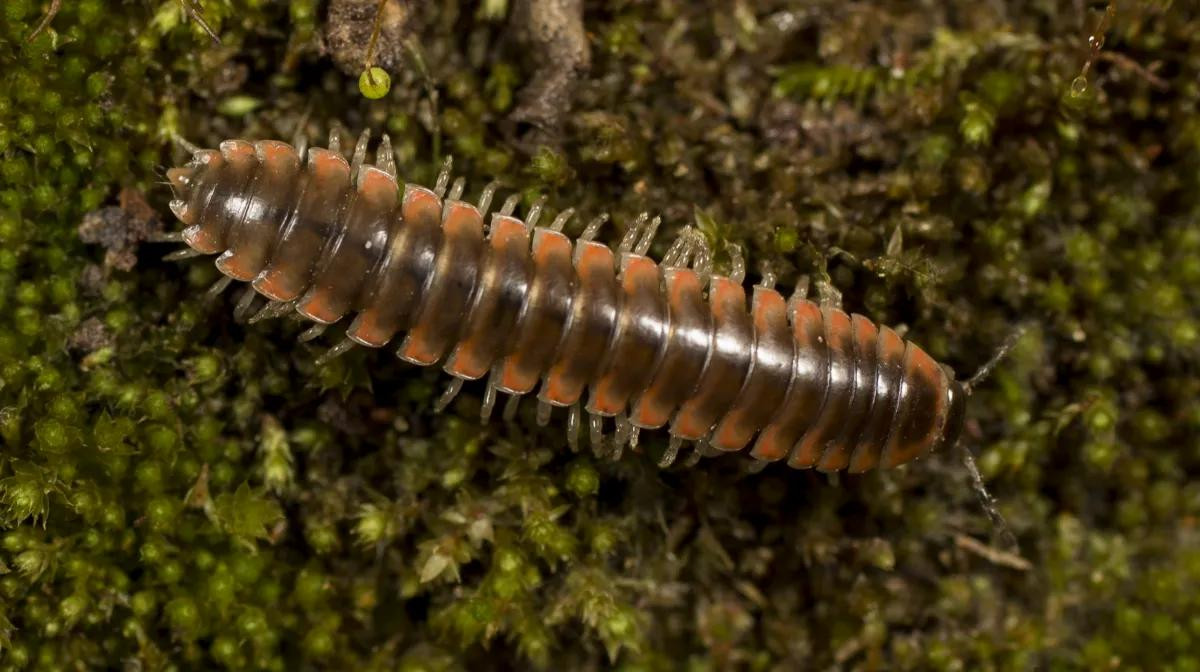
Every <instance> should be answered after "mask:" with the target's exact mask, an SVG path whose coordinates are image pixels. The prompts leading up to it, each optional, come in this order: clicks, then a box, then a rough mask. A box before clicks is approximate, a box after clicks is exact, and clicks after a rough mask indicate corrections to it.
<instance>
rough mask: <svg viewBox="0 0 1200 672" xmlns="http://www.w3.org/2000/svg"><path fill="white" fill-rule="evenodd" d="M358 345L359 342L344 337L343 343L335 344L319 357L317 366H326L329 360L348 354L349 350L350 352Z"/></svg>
mask: <svg viewBox="0 0 1200 672" xmlns="http://www.w3.org/2000/svg"><path fill="white" fill-rule="evenodd" d="M356 345H358V344H357V343H355V342H354V341H352V340H350V339H348V338H347V339H343V340H342V342H341V343H338V344H337V345H335V346H333V347H332V348H330V349H328V350H326V351H325V354H323V355H321V356H320V357H318V358H317V361H316V364H317V366H325V365H326V364H328V363H329V362H332V361H333V360H335V359H337V358H338V357H341V356H342V355H344V354H346V353H347V352H350V351H351V350H353V349H354V346H356Z"/></svg>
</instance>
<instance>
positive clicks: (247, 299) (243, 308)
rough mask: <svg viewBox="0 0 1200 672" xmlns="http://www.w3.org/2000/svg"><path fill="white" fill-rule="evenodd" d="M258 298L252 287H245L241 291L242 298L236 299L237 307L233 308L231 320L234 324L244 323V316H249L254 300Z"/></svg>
mask: <svg viewBox="0 0 1200 672" xmlns="http://www.w3.org/2000/svg"><path fill="white" fill-rule="evenodd" d="M257 297H258V292H256V291H254V288H253V287H246V289H245V290H243V291H242V296H241V297H240V298H239V299H238V302H237V305H236V306H234V308H233V320H234V321H235V322H245V321H246V316H247V315H249V314H250V310H251V309H252V308H253V307H254V299H256V298H257Z"/></svg>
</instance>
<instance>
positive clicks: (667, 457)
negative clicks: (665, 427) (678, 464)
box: [658, 436, 683, 469]
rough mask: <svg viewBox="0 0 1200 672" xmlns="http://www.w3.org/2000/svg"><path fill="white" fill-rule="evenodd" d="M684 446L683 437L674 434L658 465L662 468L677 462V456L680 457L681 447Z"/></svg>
mask: <svg viewBox="0 0 1200 672" xmlns="http://www.w3.org/2000/svg"><path fill="white" fill-rule="evenodd" d="M681 446H683V439H681V438H679V437H678V436H672V437H671V440H670V442H668V443H667V449H666V450H665V451H664V452H663V454H662V457H660V458H658V466H659V468H661V469H666V468H667V467H669V466H671V465H672V464H673V463H674V462H675V458H677V457H679V448H680V447H681Z"/></svg>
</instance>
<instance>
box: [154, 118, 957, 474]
mask: <svg viewBox="0 0 1200 672" xmlns="http://www.w3.org/2000/svg"><path fill="white" fill-rule="evenodd" d="M367 145H368V137H367V134H366V133H364V134H363V136H362V137H361V138H360V139H359V142H358V144H357V145H356V147H355V149H354V152H353V155H352V157H351V159H350V160H349V161H347V160H346V158H345V157H344V156H343V155H342V154H341V152H340V142H339V141H338V140H337V138H336V136H334V137H333V138H331V139H330V143H329V147H328V148H311V149H307V150H305V149H304V148H303V147H300V148H297V147H294V146H293V145H290V144H287V143H284V142H279V141H270V140H267V141H259V142H247V141H243V140H228V141H226V142H223V143H221V145H220V148H219V149H217V150H207V149H205V150H199V149H198V150H195V151H194V152H193V155H192V158H191V160H190V161H189V162H188V163H187V164H186V165H184V166H182V167H178V168H173V169H171V170H170V171H168V178H169V180H170V182H171V185H172V188H173V189H174V192H175V200H173V201H172V203H171V209H172V211H173V212H174V213H175V215H176V216H177V217H178V218H179V219H180V220H181V221H182V222H183V224H184V225H185V228H184V229H183V231H182V233H181V234H178V236H177V237H178V238H179V239H180V240H182V241H183V242H185V243H186V244H187V245H188V249H185V250H183V251H181V252H180V253H176V254H175V255H173V256H175V257H176V258H183V257H189V256H198V255H209V254H216V255H219V256H217V258H216V265H217V268H219V269H220V271H221V272H222V273H223V274H224V275H225V277H224V278H223V279H222V282H221V283H218V287H216V288H214V289H216V290H218V291H219V290H221V289H224V287H225V286H226V285H228V284H229V283H230V282H232V281H233V280H237V281H242V282H248V283H250V288H249V289H248V290H247V291H246V293H245V295H244V296H243V299H242V300H241V301H240V302H239V311H240V312H242V313H243V314H246V313H248V312H249V311H251V310H252V307H253V303H254V301H255V300H256V297H257V295H261V296H263V297H266V299H267V300H268V301H269V302H268V303H267V304H266V306H265V307H264V308H262V309H261V310H260V311H258V312H257V313H256V314H255V316H254V318H252V320H251V321H252V322H253V321H257V320H259V319H263V318H267V317H272V316H280V315H283V314H286V313H288V312H291V311H295V312H297V313H299V314H300V315H302V316H304V317H305V318H307V319H308V320H312V321H313V322H314V323H316V325H315V326H314V328H313V329H310V330H309V331H308V332H306V336H308V337H311V336H314V335H316V334H318V333H320V331H321V330H322V329H323V328H324V326H325V325H329V324H333V323H335V322H338V321H339V320H342V319H343V318H347V317H350V320H349V325H348V326H347V328H346V334H345V335H346V340H345V341H344V342H343V343H341V344H339V345H337V346H335V347H334V348H333V350H331V351H330V353H328V354H327V356H336V355H337V354H340V353H341V352H344V351H345V350H347V349H349V348H350V347H352V346H354V345H355V344H357V345H362V346H366V347H370V348H381V347H384V346H386V345H388V344H389V343H391V342H393V341H394V340H397V339H398V337H399V336H401V335H402V338H399V339H398V340H400V344H399V347H398V349H397V354H398V355H399V356H400V357H401V358H402V359H404V360H406V361H408V362H412V363H414V364H420V365H424V366H433V365H441V366H442V367H443V368H444V369H445V371H446V372H447V373H449V374H450V375H451V376H452V377H453V378H452V382H451V384H450V385H449V387H448V389H447V391H446V394H445V395H443V397H442V398H441V400H439V405H440V406H444V405H445V404H446V403H449V401H450V400H451V399H452V398H453V397H454V395H455V394H457V392H458V390H459V389H460V388H461V386H462V382H463V381H467V380H475V379H479V378H483V377H485V376H486V377H487V383H486V384H487V388H486V392H485V395H484V404H483V406H484V413H485V415H490V412H491V410H492V406H493V405H494V403H495V398H496V393H497V392H503V393H505V394H508V395H511V396H510V399H509V401H510V406H509V408H515V403H516V401H517V399H519V398H520V397H521V395H526V394H529V393H531V392H534V391H535V389H536V391H537V400H538V420H539V422H542V423H545V422H546V421H547V420H548V419H549V417H550V414H551V411H552V409H553V408H554V407H565V408H568V409H569V414H570V415H569V419H568V438H569V440H570V442H571V444H572V445H573V446H574V445H576V443H577V441H578V434H579V431H580V428H581V425H582V424H583V423H582V417H583V415H584V414H585V413H586V415H587V418H588V420H587V426H588V430H589V438H590V440H591V442H592V443H593V446H599V445H602V444H604V443H605V442H607V444H608V447H609V449H610V450H612V451H613V452H618V451H619V450H620V447H621V446H623V445H625V444H627V443H636V441H637V437H638V431H639V430H641V429H647V430H650V429H659V428H668V431H669V432H670V435H671V441H670V444H669V447H668V449H667V450H666V451H665V454H664V455H663V456H662V459H661V460H660V463H662V464H663V465H664V466H665V465H667V464H670V463H671V462H672V461H673V460H674V459H675V458H676V456H677V454H678V452H679V449H680V447H681V446H682V445H684V444H685V443H686V442H692V445H694V446H698V451H699V450H703V451H708V452H732V451H742V450H745V449H747V448H749V453H750V455H752V456H753V457H754V458H756V459H758V460H760V461H763V462H768V461H775V460H784V459H786V460H787V464H788V465H790V466H792V467H795V468H798V469H804V468H816V469H819V470H821V471H826V472H836V471H841V470H846V471H850V472H862V471H866V470H868V469H871V468H873V467H894V466H897V465H900V464H903V463H905V462H909V461H911V460H913V459H915V458H917V457H919V456H921V455H924V454H926V453H928V452H929V451H931V450H934V449H936V448H938V447H939V446H943V445H946V446H948V445H953V444H954V443H955V442H956V441H957V439H958V435H959V432H960V431H961V428H962V422H963V414H964V400H965V397H966V392H967V389H966V388H965V387H964V386H963V385H962V384H961V383H959V382H958V381H956V380H955V379H954V375H953V373H952V372H951V371H950V370H949V369H948V368H946V367H944V366H942V365H939V364H938V363H937V362H935V361H934V360H933V359H932V358H931V357H930V356H929V355H928V354H926V353H925V352H924V351H923V350H922V349H921V348H920V347H918V346H917V345H916V344H914V343H912V342H908V341H905V340H904V339H902V338H901V337H900V336H899V335H897V334H896V332H895V331H893V330H892V329H890V328H888V327H886V326H882V325H877V324H875V323H873V322H872V321H871V320H869V319H867V318H866V317H863V316H862V315H849V314H847V313H845V312H843V311H842V310H841V309H840V307H839V306H837V305H834V304H833V303H832V302H818V303H814V302H811V301H809V300H807V299H806V298H805V296H804V293H803V292H797V293H795V294H793V295H792V297H791V298H790V299H785V298H784V296H783V295H781V294H780V293H779V292H778V291H776V290H775V289H774V287H773V285H774V278H773V277H771V276H770V274H766V277H764V278H763V280H762V282H760V283H759V284H758V285H755V286H754V287H753V288H752V290H751V292H750V295H749V297H747V292H746V290H745V288H744V286H743V279H744V274H745V272H744V262H742V260H741V257H740V254H738V253H736V251H735V253H734V254H732V257H733V264H732V266H733V269H732V271H731V272H730V274H729V276H724V275H719V274H715V273H713V272H712V263H711V259H712V255H711V253H710V250H709V248H708V246H707V245H706V243H705V241H704V239H703V238H702V237H701V236H700V235H699V234H698V233H697V232H696V231H694V230H692V229H690V228H685V229H683V231H682V233H681V234H680V235H679V237H678V238H677V239H676V240H675V241H674V242H673V244H672V245H671V246H670V248H669V249H668V251H667V252H666V254H665V255H664V257H663V259H662V260H661V261H660V262H655V261H654V260H652V259H650V258H648V257H647V256H646V251H647V250H648V249H649V247H650V243H651V240H652V237H653V235H654V233H655V229H656V228H657V226H658V220H657V219H654V220H651V219H650V218H648V217H645V216H643V217H641V218H639V219H638V220H637V221H636V222H635V223H634V224H633V225H632V226H630V227H629V228H628V230H627V232H626V234H625V235H624V237H623V239H622V240H621V242H620V244H619V245H618V248H617V250H615V251H614V250H613V249H612V248H610V247H609V246H607V245H604V244H602V243H600V242H597V241H596V240H595V237H596V235H597V231H598V230H599V228H600V226H601V224H602V223H603V221H604V218H603V217H601V218H598V219H596V220H595V221H593V222H591V223H590V224H589V225H588V226H587V228H586V229H585V230H584V232H583V234H582V235H580V236H579V237H578V238H576V239H574V240H572V239H571V238H569V237H568V236H566V235H565V234H564V233H563V232H562V230H563V228H564V226H565V224H566V223H567V221H568V219H569V218H570V217H571V214H572V212H571V211H570V210H568V211H565V212H563V213H562V214H561V215H559V216H558V217H557V218H555V220H554V221H553V222H552V223H550V225H549V226H538V222H539V219H540V214H541V205H540V203H539V204H536V205H534V206H533V207H531V208H530V209H529V211H528V212H527V213H526V215H525V218H524V219H523V220H522V219H520V218H518V217H516V216H514V211H515V209H516V206H517V203H518V199H517V197H515V196H514V197H513V198H510V199H509V200H508V201H506V202H505V203H504V204H503V205H502V206H501V207H500V209H499V210H498V211H497V212H495V213H492V214H490V216H489V210H490V206H491V204H492V199H493V196H494V194H495V190H496V189H495V185H488V186H487V187H486V188H484V189H483V191H482V195H481V196H480V198H479V202H478V203H477V204H471V203H467V202H464V201H463V200H462V194H463V188H464V187H463V181H462V180H461V179H459V180H456V181H455V182H454V184H453V185H450V178H449V174H448V166H447V170H444V171H443V173H442V175H440V176H439V178H438V180H437V183H436V184H435V186H434V187H433V188H432V189H430V188H426V187H423V186H419V185H416V184H405V185H403V188H401V185H400V183H399V182H398V181H397V173H396V161H395V158H394V155H393V152H392V148H391V144H390V142H389V140H388V138H387V137H386V136H384V137H383V140H382V142H381V143H380V145H379V146H378V148H377V151H376V161H375V165H367V164H366V153H367ZM447 187H449V193H447ZM606 418H613V419H615V420H614V421H613V422H614V423H615V431H614V432H612V433H611V435H609V436H605V435H604V427H605V422H606V421H605V419H606ZM696 454H699V452H697V453H696Z"/></svg>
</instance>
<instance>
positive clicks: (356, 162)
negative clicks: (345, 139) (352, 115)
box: [350, 128, 371, 176]
mask: <svg viewBox="0 0 1200 672" xmlns="http://www.w3.org/2000/svg"><path fill="white" fill-rule="evenodd" d="M369 142H371V129H369V128H364V129H363V132H362V133H360V134H359V136H358V142H356V143H354V156H353V157H352V158H351V159H350V175H351V176H356V175H358V171H359V169H360V168H362V167H363V164H364V163H366V161H367V143H369Z"/></svg>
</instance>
